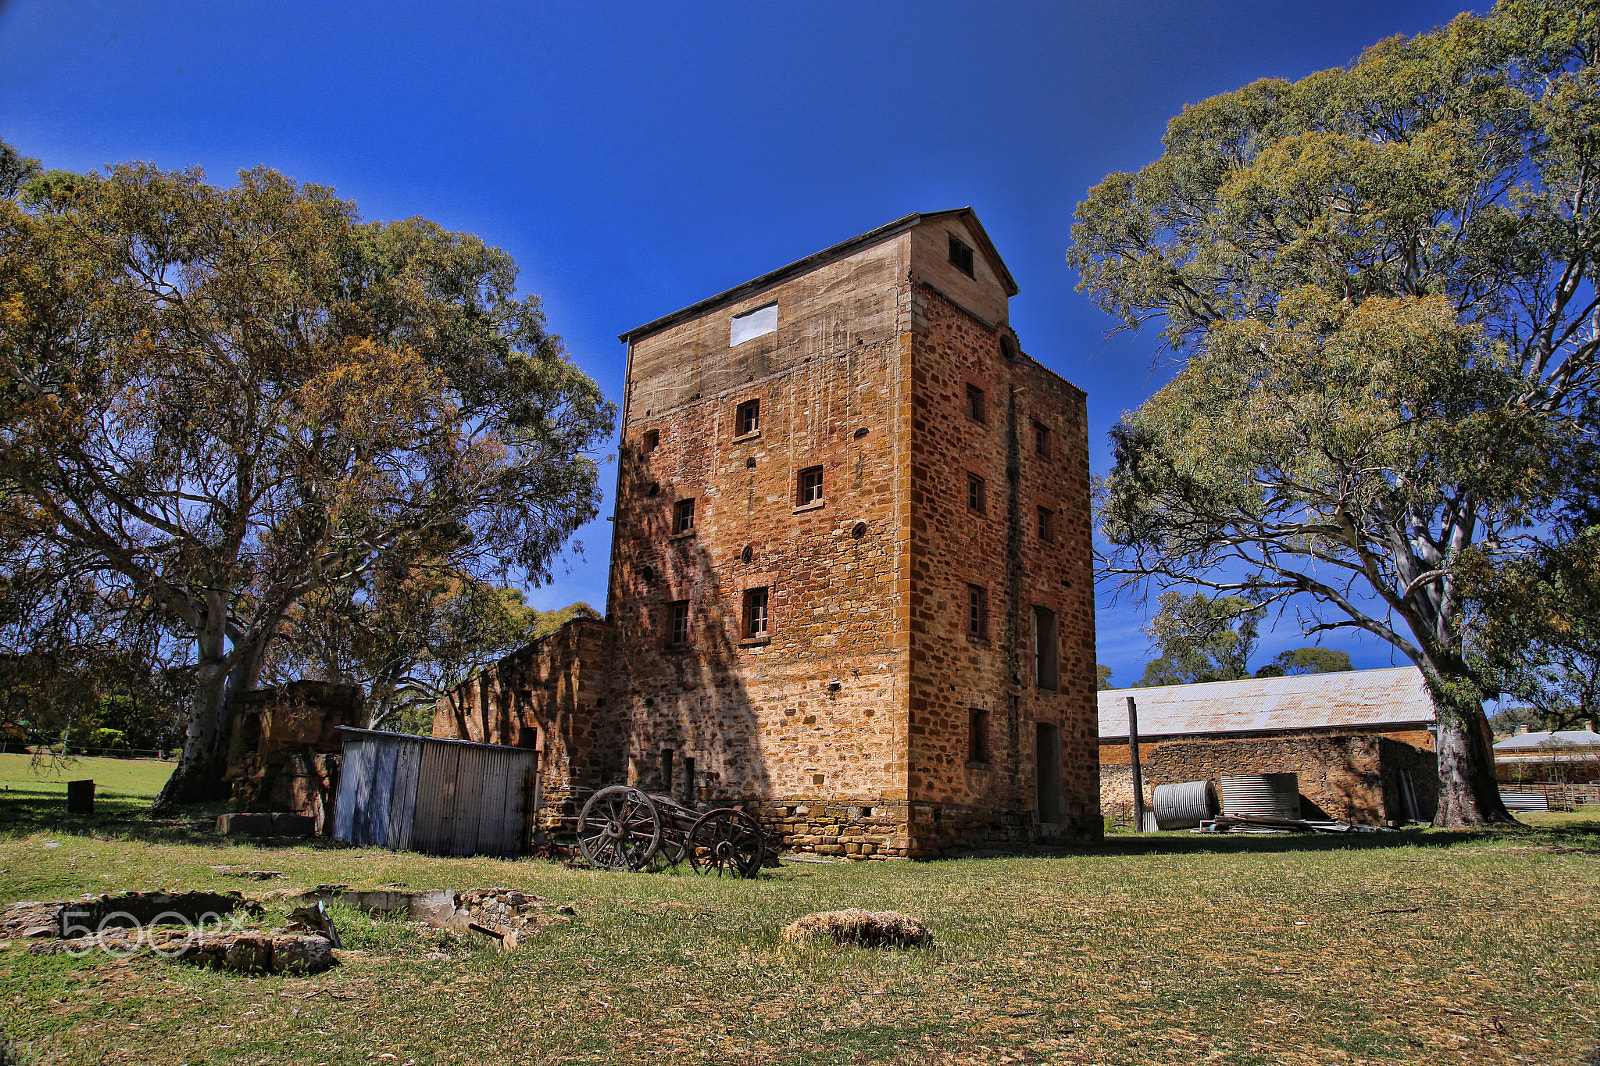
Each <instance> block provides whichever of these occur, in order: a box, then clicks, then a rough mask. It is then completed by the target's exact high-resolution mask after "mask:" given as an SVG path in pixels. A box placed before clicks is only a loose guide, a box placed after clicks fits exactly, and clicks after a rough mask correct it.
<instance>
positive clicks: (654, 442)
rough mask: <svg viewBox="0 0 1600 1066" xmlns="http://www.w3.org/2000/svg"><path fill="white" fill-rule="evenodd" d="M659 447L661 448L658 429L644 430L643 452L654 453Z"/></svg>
mask: <svg viewBox="0 0 1600 1066" xmlns="http://www.w3.org/2000/svg"><path fill="white" fill-rule="evenodd" d="M660 447H661V431H660V430H659V429H647V430H645V431H644V450H645V451H647V452H653V451H655V450H656V449H658V448H660Z"/></svg>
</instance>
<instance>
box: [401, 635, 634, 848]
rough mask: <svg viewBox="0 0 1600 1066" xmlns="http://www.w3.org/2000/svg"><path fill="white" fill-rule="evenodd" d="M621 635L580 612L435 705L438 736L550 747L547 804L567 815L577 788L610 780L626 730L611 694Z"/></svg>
mask: <svg viewBox="0 0 1600 1066" xmlns="http://www.w3.org/2000/svg"><path fill="white" fill-rule="evenodd" d="M614 656H615V633H614V631H613V630H612V627H611V626H610V625H609V624H608V623H605V622H597V621H595V620H593V619H589V618H575V619H573V620H572V621H570V622H568V623H567V624H566V625H564V626H562V627H561V628H560V629H558V630H556V631H555V632H554V633H551V634H549V635H548V636H545V637H542V638H540V639H539V640H536V641H534V642H533V643H531V644H529V645H528V646H526V647H524V648H522V649H520V650H518V651H516V652H513V653H512V654H511V655H508V656H506V657H505V658H504V659H501V660H500V661H499V662H498V663H495V664H494V665H493V666H491V667H488V668H487V669H485V670H484V671H483V672H482V673H481V674H479V675H478V676H477V677H475V678H473V679H472V680H470V681H468V682H466V683H465V684H463V685H461V686H459V687H457V688H455V689H453V690H451V691H450V692H449V693H447V694H446V695H445V697H444V699H442V700H440V701H439V704H438V705H437V706H436V707H435V708H434V717H433V735H434V736H436V737H443V738H446V739H452V740H471V741H476V742H477V743H480V744H505V745H508V746H510V747H516V748H537V749H540V750H542V751H543V753H544V754H543V755H542V756H541V758H540V769H541V770H542V771H543V772H544V775H545V781H544V791H545V798H546V802H547V803H548V804H550V805H551V816H552V817H554V816H556V815H558V814H559V813H560V808H561V807H562V805H563V801H565V800H566V799H568V798H569V797H570V796H571V793H572V790H573V789H574V788H598V787H599V786H600V785H602V784H605V783H607V779H606V778H605V777H604V776H603V771H604V767H606V766H607V765H608V764H611V763H616V762H617V761H618V756H617V755H616V747H617V741H616V737H617V736H618V735H619V733H620V732H621V729H620V728H619V724H618V722H617V721H616V720H615V707H614V705H613V704H612V703H611V701H610V700H609V699H608V691H609V687H610V676H609V675H610V670H611V666H612V662H613V659H614Z"/></svg>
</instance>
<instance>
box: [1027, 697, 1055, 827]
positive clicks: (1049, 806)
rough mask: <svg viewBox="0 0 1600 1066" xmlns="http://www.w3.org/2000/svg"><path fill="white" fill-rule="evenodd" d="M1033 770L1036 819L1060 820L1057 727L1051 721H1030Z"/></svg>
mask: <svg viewBox="0 0 1600 1066" xmlns="http://www.w3.org/2000/svg"><path fill="white" fill-rule="evenodd" d="M1033 773H1034V795H1035V796H1037V797H1038V810H1039V821H1040V822H1048V823H1051V824H1054V823H1056V822H1059V821H1061V730H1060V729H1058V728H1057V727H1056V725H1055V723H1053V722H1035V723H1034V724H1033Z"/></svg>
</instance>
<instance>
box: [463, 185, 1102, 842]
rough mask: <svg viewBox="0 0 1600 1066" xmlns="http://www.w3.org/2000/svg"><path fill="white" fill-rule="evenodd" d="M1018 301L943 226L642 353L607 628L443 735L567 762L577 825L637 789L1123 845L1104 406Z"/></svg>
mask: <svg viewBox="0 0 1600 1066" xmlns="http://www.w3.org/2000/svg"><path fill="white" fill-rule="evenodd" d="M1016 291H1017V288H1016V285H1015V283H1014V282H1013V281H1012V279H1011V275H1010V273H1009V272H1008V271H1007V270H1006V267H1005V264H1004V263H1003V262H1001V260H1000V257H999V255H998V254H997V253H996V252H995V250H994V247H993V245H992V244H991V243H990V241H989V239H988V236H987V235H986V234H985V233H984V231H983V228H982V226H981V225H979V223H978V220H977V217H976V216H975V215H974V214H973V213H972V211H971V210H970V209H960V210H954V211H944V212H939V213H936V214H922V215H915V214H914V215H908V216H906V217H905V218H903V219H900V220H898V221H896V222H893V223H890V224H889V225H887V226H884V227H882V228H880V229H877V230H873V231H872V232H870V233H866V234H862V235H861V236H858V237H855V238H853V239H851V240H848V241H845V242H843V243H842V244H838V245H835V246H833V247H832V248H829V249H826V250H825V251H822V252H819V253H817V254H816V255H814V256H811V257H809V258H807V259H804V260H801V261H799V262H797V263H794V264H791V265H789V266H787V267H784V268H782V269H780V270H777V271H774V272H773V273H771V274H767V275H764V276H762V277H760V278H756V279H755V280H753V281H750V282H747V283H746V284H744V285H741V286H739V287H737V288H735V289H731V290H729V291H728V292H725V293H722V294H721V295H718V296H714V297H711V298H710V299H708V300H704V301H702V302H700V303H698V304H695V305H694V306H692V307H688V308H685V309H684V310H682V311H678V312H676V313H675V314H671V315H668V316H666V317H664V318H661V319H658V320H657V321H655V322H651V323H649V324H647V325H644V326H641V327H639V328H638V329H635V330H632V331H630V332H628V333H626V334H624V335H623V337H622V339H623V340H624V341H625V342H626V343H627V345H628V375H627V385H626V395H625V397H624V401H623V419H622V422H623V425H622V443H621V455H620V462H619V472H618V480H617V493H616V500H617V503H616V513H615V515H614V516H613V520H614V523H615V532H614V536H613V544H612V558H611V573H610V591H609V599H608V603H607V612H606V621H605V622H604V623H600V622H593V621H577V622H574V623H571V624H569V625H568V626H567V627H565V628H564V629H563V630H561V631H560V632H558V633H556V634H554V635H552V636H551V637H549V638H546V639H545V640H543V641H541V642H539V643H537V644H535V645H532V646H530V647H528V648H525V649H523V650H521V651H519V652H517V653H516V654H514V655H512V656H510V657H508V658H507V659H505V660H503V661H502V662H501V663H499V664H498V665H497V666H496V667H495V668H493V669H491V670H489V671H487V672H485V673H484V674H483V675H481V676H480V677H479V678H477V679H475V680H474V681H472V682H470V683H468V684H467V685H465V686H463V687H462V688H460V689H458V690H456V691H455V692H452V693H451V694H450V695H449V696H448V697H447V698H446V699H445V700H444V701H442V702H441V703H440V705H439V707H438V710H437V713H436V718H435V726H434V735H435V736H444V737H458V738H462V739H469V740H477V741H486V742H491V743H506V744H515V745H521V746H527V747H535V748H539V749H541V750H542V752H543V757H542V759H543V767H544V769H545V772H546V789H545V795H546V798H547V801H549V802H550V806H549V816H550V817H552V818H553V817H555V816H556V815H557V814H558V813H559V812H560V811H561V810H563V809H565V810H568V811H570V810H571V806H572V800H573V799H574V797H575V796H577V795H580V794H581V790H584V789H592V788H597V787H599V786H601V785H603V784H607V783H612V782H627V783H629V784H634V785H637V786H639V787H643V788H646V789H649V790H651V791H655V792H662V793H670V794H672V795H674V796H676V797H677V798H678V799H680V800H688V801H694V802H696V803H700V804H705V803H712V802H716V803H735V804H742V805H746V806H748V807H750V808H751V809H754V810H757V811H758V812H759V813H760V814H761V815H762V816H763V818H764V819H765V820H766V821H767V822H768V823H769V824H771V825H773V826H775V827H776V829H777V830H778V831H779V832H780V833H781V835H782V837H783V840H784V842H785V844H786V845H788V846H790V847H795V848H801V849H806V850H812V851H817V852H821V853H824V854H837V855H846V856H850V857H854V858H887V857H898V856H908V857H926V856H935V855H940V854H945V853H948V852H950V851H953V850H957V849H961V848H966V847H971V846H973V845H977V844H985V843H996V842H1018V841H1034V842H1046V843H1049V842H1065V841H1074V840H1085V839H1094V838H1097V837H1098V836H1099V835H1100V832H1101V819H1100V809H1099V783H1098V761H1097V760H1098V745H1097V728H1096V711H1095V691H1094V687H1095V686H1094V680H1095V674H1094V613H1093V574H1092V561H1091V546H1090V513H1089V462H1088V441H1087V429H1086V419H1085V405H1084V401H1085V397H1084V393H1083V392H1082V391H1081V390H1080V389H1078V388H1077V387H1075V386H1073V385H1072V384H1070V383H1068V382H1067V381H1065V380H1063V379H1062V378H1060V377H1058V376H1057V375H1056V374H1054V373H1052V372H1050V371H1049V370H1047V369H1045V368H1044V367H1043V366H1041V365H1040V364H1039V363H1037V362H1036V361H1034V360H1033V359H1031V358H1029V357H1028V356H1027V355H1025V354H1023V352H1022V350H1021V346H1020V344H1019V342H1018V340H1017V337H1016V334H1015V333H1014V332H1013V331H1012V329H1011V328H1010V325H1009V311H1008V301H1009V298H1010V296H1012V295H1014V294H1015V293H1016ZM563 801H565V807H563Z"/></svg>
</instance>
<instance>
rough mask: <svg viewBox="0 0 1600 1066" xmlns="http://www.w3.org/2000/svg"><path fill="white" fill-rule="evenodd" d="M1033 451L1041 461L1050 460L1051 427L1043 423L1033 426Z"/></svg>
mask: <svg viewBox="0 0 1600 1066" xmlns="http://www.w3.org/2000/svg"><path fill="white" fill-rule="evenodd" d="M1033 450H1034V452H1035V453H1036V454H1037V455H1038V456H1039V458H1041V459H1048V458H1050V427H1049V426H1047V425H1045V424H1043V423H1042V422H1035V423H1034V424H1033Z"/></svg>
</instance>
